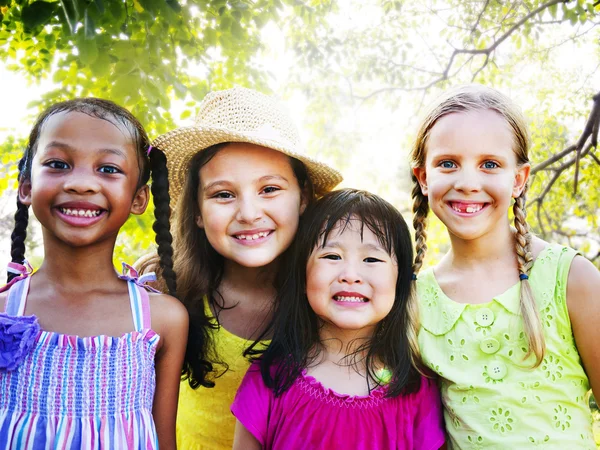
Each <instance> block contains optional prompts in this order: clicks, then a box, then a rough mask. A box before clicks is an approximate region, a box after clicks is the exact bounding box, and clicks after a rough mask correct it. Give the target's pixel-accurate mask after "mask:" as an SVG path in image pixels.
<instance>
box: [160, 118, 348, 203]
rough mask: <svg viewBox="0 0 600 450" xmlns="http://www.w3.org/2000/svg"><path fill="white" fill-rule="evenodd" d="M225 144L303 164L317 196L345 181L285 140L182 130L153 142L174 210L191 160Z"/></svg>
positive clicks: (223, 131) (231, 132) (225, 131)
mask: <svg viewBox="0 0 600 450" xmlns="http://www.w3.org/2000/svg"><path fill="white" fill-rule="evenodd" d="M225 142H246V143H249V144H255V145H260V146H262V147H266V148H270V149H272V150H277V151H279V152H281V153H283V154H285V155H288V156H291V157H293V158H296V159H298V160H300V161H302V162H303V163H304V165H305V166H306V168H307V170H308V175H309V177H310V178H311V180H312V182H313V185H314V188H315V193H316V194H317V195H318V196H321V195H323V194H325V193H327V192H329V191H331V190H332V189H333V188H334V187H336V186H337V185H338V184H339V183H341V181H342V179H343V178H342V175H341V174H340V173H339V172H338V171H337V170H335V169H333V168H331V167H329V166H328V165H327V164H324V163H321V162H319V161H316V160H314V159H312V158H310V157H308V156H305V155H303V154H302V153H300V151H299V149H297V148H296V147H295V146H294V145H293V144H292V143H289V142H287V141H285V140H283V139H278V140H276V139H268V138H261V137H259V136H255V135H251V134H249V133H242V132H237V131H234V130H230V129H224V128H217V127H202V126H190V127H181V128H177V129H175V130H172V131H169V132H168V133H165V134H163V135H161V136H159V137H157V138H156V139H155V140H154V141H153V142H152V146H153V147H157V148H159V149H160V150H162V151H163V152H164V153H165V155H166V157H167V169H168V171H169V194H170V196H171V204H172V205H173V206H174V205H176V204H177V200H178V198H179V195H180V194H181V190H182V189H183V184H184V182H185V176H186V173H187V170H188V167H189V163H190V160H191V159H192V158H193V157H194V155H196V154H197V153H198V152H201V151H202V150H205V149H207V148H209V147H212V146H213V145H217V144H222V143H225Z"/></svg>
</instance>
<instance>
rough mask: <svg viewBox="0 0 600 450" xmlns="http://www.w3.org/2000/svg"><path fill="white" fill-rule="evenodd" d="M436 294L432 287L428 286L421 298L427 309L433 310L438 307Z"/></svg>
mask: <svg viewBox="0 0 600 450" xmlns="http://www.w3.org/2000/svg"><path fill="white" fill-rule="evenodd" d="M438 295H439V294H438V292H437V289H436V288H435V287H433V286H428V287H427V289H425V295H424V296H423V302H424V303H425V306H427V307H428V308H435V307H436V306H437V305H438Z"/></svg>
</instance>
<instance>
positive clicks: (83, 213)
mask: <svg viewBox="0 0 600 450" xmlns="http://www.w3.org/2000/svg"><path fill="white" fill-rule="evenodd" d="M60 212H62V213H63V214H66V215H67V216H77V217H97V216H99V215H100V213H101V211H100V210H97V209H93V210H92V209H69V208H60Z"/></svg>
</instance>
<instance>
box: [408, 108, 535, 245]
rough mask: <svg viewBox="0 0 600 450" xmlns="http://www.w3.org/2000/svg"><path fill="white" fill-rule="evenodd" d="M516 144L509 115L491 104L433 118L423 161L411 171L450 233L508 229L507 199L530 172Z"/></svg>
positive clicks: (468, 237)
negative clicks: (478, 108)
mask: <svg viewBox="0 0 600 450" xmlns="http://www.w3.org/2000/svg"><path fill="white" fill-rule="evenodd" d="M514 145H515V143H514V134H513V131H512V130H511V128H510V126H509V125H508V123H507V121H506V120H505V119H504V118H503V117H502V116H501V115H500V114H498V113H496V112H494V111H492V110H475V111H470V112H457V113H452V114H448V115H446V116H443V117H442V118H440V119H439V120H438V121H437V122H436V123H435V125H434V126H433V128H432V129H431V132H430V135H429V138H428V140H427V145H426V158H425V165H424V167H418V168H415V169H414V173H415V175H416V177H417V180H418V181H419V184H420V185H421V190H422V192H423V194H424V195H426V196H427V197H428V200H429V205H430V207H431V209H432V211H433V212H434V213H435V215H436V216H438V217H439V219H440V220H441V221H442V222H443V223H444V225H446V227H447V228H448V231H449V232H450V234H451V235H452V236H455V237H458V238H459V239H464V240H472V239H477V238H479V237H482V236H484V235H487V234H489V233H492V234H493V233H494V231H497V230H506V229H508V227H509V221H508V215H507V211H508V209H509V207H510V205H511V200H512V198H516V197H518V196H519V195H520V194H521V192H522V190H523V188H524V186H525V183H526V182H527V179H528V176H529V164H523V165H518V163H517V157H516V155H515V152H514Z"/></svg>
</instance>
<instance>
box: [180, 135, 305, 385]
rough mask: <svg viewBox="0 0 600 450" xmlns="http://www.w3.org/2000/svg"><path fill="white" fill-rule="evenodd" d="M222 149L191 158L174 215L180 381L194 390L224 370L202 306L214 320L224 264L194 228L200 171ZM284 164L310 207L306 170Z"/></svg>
mask: <svg viewBox="0 0 600 450" xmlns="http://www.w3.org/2000/svg"><path fill="white" fill-rule="evenodd" d="M225 145H227V143H224V144H217V145H214V146H212V147H209V148H207V149H205V150H203V151H201V152H198V153H197V154H196V155H195V156H194V157H193V158H192V160H191V161H190V165H189V168H188V170H187V175H186V179H185V182H184V186H183V191H182V193H181V198H180V199H179V201H178V206H177V212H176V215H175V217H176V220H175V245H174V247H175V270H176V272H177V297H178V298H179V299H180V300H181V301H182V302H183V304H184V305H185V306H186V308H187V310H188V313H189V316H190V328H189V336H188V345H187V349H186V355H185V363H184V368H183V378H184V379H188V382H189V384H190V386H191V387H192V388H194V389H195V388H197V387H198V386H204V387H212V386H214V383H215V378H218V377H219V376H221V375H222V374H223V373H224V371H226V370H227V365H226V364H225V363H224V362H223V361H221V360H220V357H219V355H218V354H217V353H216V351H215V349H214V345H213V342H212V340H211V337H212V335H213V333H214V329H216V328H218V326H219V325H218V324H216V323H215V322H214V321H213V320H211V317H210V316H207V314H206V311H205V305H204V297H205V296H206V297H207V298H208V301H209V304H210V306H211V307H212V308H213V309H214V310H215V311H216V312H217V316H218V312H219V311H221V310H222V309H223V308H224V300H223V298H222V297H221V295H220V294H219V290H218V288H219V285H220V284H221V280H222V279H223V271H224V266H225V260H224V258H223V256H221V255H220V254H219V253H218V252H217V251H216V250H215V249H214V248H213V247H212V246H211V245H210V242H209V241H208V239H207V237H206V233H205V231H204V229H202V228H199V227H198V224H197V223H196V218H197V217H198V216H199V215H200V205H199V202H198V186H200V182H201V180H200V169H201V168H202V167H203V166H204V165H205V164H207V163H208V162H209V161H210V160H211V159H212V158H213V157H214V156H215V155H216V154H217V153H218V152H219V151H220V150H221V149H222V148H223V147H224V146H225ZM290 164H291V167H292V170H293V172H294V175H295V176H296V179H297V181H298V185H299V186H300V189H301V191H303V192H304V193H305V195H306V196H307V200H308V203H309V204H311V203H312V202H313V201H314V189H313V184H312V181H311V179H310V178H309V176H308V171H307V169H306V166H305V165H304V164H303V163H302V162H301V161H299V160H297V159H295V158H290ZM276 287H277V286H276Z"/></svg>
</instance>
